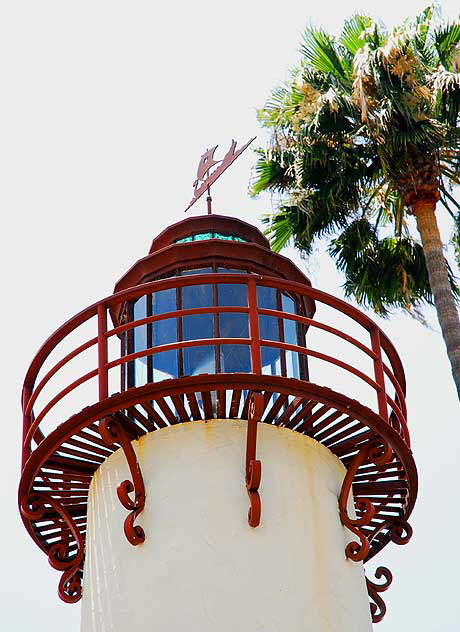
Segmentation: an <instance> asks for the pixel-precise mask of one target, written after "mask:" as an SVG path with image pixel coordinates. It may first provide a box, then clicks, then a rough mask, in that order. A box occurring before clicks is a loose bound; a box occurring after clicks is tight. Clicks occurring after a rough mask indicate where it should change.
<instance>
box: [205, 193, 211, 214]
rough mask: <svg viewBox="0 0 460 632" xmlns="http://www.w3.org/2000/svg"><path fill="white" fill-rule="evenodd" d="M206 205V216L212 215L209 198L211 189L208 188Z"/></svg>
mask: <svg viewBox="0 0 460 632" xmlns="http://www.w3.org/2000/svg"><path fill="white" fill-rule="evenodd" d="M206 204H207V205H208V215H211V214H212V197H211V189H210V187H208V196H207V198H206Z"/></svg>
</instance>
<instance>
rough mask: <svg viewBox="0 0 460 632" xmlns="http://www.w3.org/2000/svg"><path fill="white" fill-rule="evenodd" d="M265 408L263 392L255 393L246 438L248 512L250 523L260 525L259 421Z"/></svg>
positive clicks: (250, 524)
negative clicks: (257, 447) (257, 455)
mask: <svg viewBox="0 0 460 632" xmlns="http://www.w3.org/2000/svg"><path fill="white" fill-rule="evenodd" d="M264 409H265V402H264V396H263V394H262V393H253V394H252V396H251V400H250V403H249V414H248V429H247V438H246V489H247V491H248V496H249V501H250V503H251V505H250V507H249V512H248V523H249V526H251V527H258V526H259V524H260V514H261V510H262V506H261V502H260V495H259V492H258V489H259V486H260V480H261V478H262V463H261V462H260V461H259V460H258V459H256V445H257V423H258V422H259V421H260V420H261V419H262V415H263V412H264Z"/></svg>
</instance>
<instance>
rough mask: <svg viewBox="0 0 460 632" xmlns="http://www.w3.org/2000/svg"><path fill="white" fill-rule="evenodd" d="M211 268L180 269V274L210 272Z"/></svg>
mask: <svg viewBox="0 0 460 632" xmlns="http://www.w3.org/2000/svg"><path fill="white" fill-rule="evenodd" d="M211 272H212V268H191V269H190V270H181V275H182V276H188V275H190V274H211Z"/></svg>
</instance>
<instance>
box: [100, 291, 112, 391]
mask: <svg viewBox="0 0 460 632" xmlns="http://www.w3.org/2000/svg"><path fill="white" fill-rule="evenodd" d="M106 333H107V309H106V306H105V305H103V304H101V303H100V304H99V305H98V306H97V356H98V367H97V375H98V383H99V401H100V400H101V399H106V397H108V396H109V385H108V369H107V336H106V335H105V334H106Z"/></svg>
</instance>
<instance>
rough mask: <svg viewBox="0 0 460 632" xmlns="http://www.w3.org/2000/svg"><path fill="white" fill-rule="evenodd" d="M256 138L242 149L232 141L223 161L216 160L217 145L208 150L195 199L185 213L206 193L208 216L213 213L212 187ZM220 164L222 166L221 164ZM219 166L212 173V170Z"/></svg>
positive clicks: (196, 181) (198, 173)
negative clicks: (237, 147)
mask: <svg viewBox="0 0 460 632" xmlns="http://www.w3.org/2000/svg"><path fill="white" fill-rule="evenodd" d="M255 138H256V137H255V136H254V138H251V139H250V140H248V142H247V143H246V144H245V145H243V146H242V147H240V149H236V140H232V143H231V145H230V149H229V150H228V151H227V153H226V154H225V156H224V157H223V158H222V160H214V154H215V151H216V149H217V147H218V145H215V146H214V147H212V149H207V150H206V151H205V152H204V154H203V155H202V156H201V159H200V162H199V164H198V170H197V173H196V180H195V182H194V183H193V187H194V191H193V198H192V199H191V201H190V204H189V205H188V206H187V208H186V209H185V211H184V212H186V211H188V210H189V208H190V207H191V206H193V204H195V202H196V201H197V200H198V199H199V198H200V197H201V196H202V195H203V193H204V192H205V191H207V192H208V195H207V197H206V202H207V207H208V215H211V213H212V206H211V205H212V198H211V185H212V184H214V182H215V181H216V180H217V178H219V176H221V175H222V174H223V173H224V171H225V170H226V169H228V167H230V165H231V164H232V163H233V162H235V160H236V159H237V158H238V156H240V155H241V154H242V153H243V151H244V150H245V149H247V147H249V145H250V144H251V143H252V141H253V140H255ZM219 163H220V164H219ZM216 165H219V166H218V167H216V168H215V169H214V171H212V172H211V169H212V168H213V167H215V166H216Z"/></svg>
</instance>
